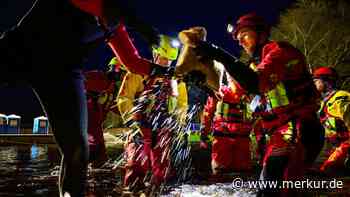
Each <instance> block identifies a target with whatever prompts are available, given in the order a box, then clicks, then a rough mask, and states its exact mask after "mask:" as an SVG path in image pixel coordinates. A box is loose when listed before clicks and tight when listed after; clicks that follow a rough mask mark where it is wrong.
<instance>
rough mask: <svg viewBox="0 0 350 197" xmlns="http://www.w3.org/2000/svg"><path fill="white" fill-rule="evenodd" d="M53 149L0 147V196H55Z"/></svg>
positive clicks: (37, 146) (56, 162) (51, 147)
mask: <svg viewBox="0 0 350 197" xmlns="http://www.w3.org/2000/svg"><path fill="white" fill-rule="evenodd" d="M58 163H59V154H58V150H57V149H56V147H55V146H51V145H50V146H49V145H36V144H32V145H13V146H0V196H57V185H56V180H57V176H51V174H50V173H51V172H52V169H53V168H54V167H55V166H56V165H58Z"/></svg>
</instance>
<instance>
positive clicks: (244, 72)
mask: <svg viewBox="0 0 350 197" xmlns="http://www.w3.org/2000/svg"><path fill="white" fill-rule="evenodd" d="M194 51H195V53H196V55H197V56H199V58H200V60H208V59H209V60H216V61H219V62H221V63H222V64H223V65H224V67H225V69H226V71H227V72H228V73H229V74H230V75H231V76H232V77H233V78H234V79H235V80H236V81H237V82H238V83H239V84H240V85H241V86H242V87H243V89H245V90H247V91H248V92H250V93H254V94H258V93H259V90H258V74H257V73H256V72H254V71H253V70H252V69H250V68H249V67H248V66H247V65H245V64H244V63H242V62H240V61H239V59H238V58H236V57H235V56H232V55H231V54H229V53H228V52H227V51H225V50H224V49H222V48H220V47H218V46H216V45H214V44H210V43H208V42H205V41H200V42H199V43H198V45H197V47H196V48H195V49H194Z"/></svg>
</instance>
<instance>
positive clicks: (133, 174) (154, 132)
mask: <svg viewBox="0 0 350 197" xmlns="http://www.w3.org/2000/svg"><path fill="white" fill-rule="evenodd" d="M228 32H229V33H230V34H231V35H232V38H233V39H234V40H237V41H238V42H239V45H240V46H241V47H243V49H244V50H245V52H246V53H247V54H248V55H249V56H250V57H251V59H250V65H249V66H246V65H244V64H243V63H241V62H239V60H238V59H236V58H235V57H233V56H231V55H230V54H228V53H227V52H226V51H224V50H222V49H221V48H219V47H217V46H215V45H213V44H210V43H208V42H205V41H199V42H198V43H196V47H195V49H194V50H195V52H196V55H197V57H198V58H210V59H212V60H216V61H218V62H220V63H222V65H223V66H224V70H223V71H222V74H221V75H222V77H221V81H220V89H219V91H218V92H216V93H215V94H212V93H208V94H207V95H204V96H208V97H207V103H206V104H205V106H204V111H203V114H202V118H201V120H202V127H201V128H202V129H201V137H200V146H201V147H202V148H207V147H208V141H209V140H208V139H209V138H208V135H209V134H211V135H212V136H213V141H212V148H211V150H212V153H211V159H212V163H211V166H212V173H213V174H214V175H220V174H223V173H225V172H234V171H235V172H247V171H251V170H252V168H253V166H252V165H253V162H252V157H251V137H252V136H255V140H256V143H257V148H256V154H257V157H258V158H260V159H259V162H260V163H259V164H260V165H261V166H262V170H261V174H260V179H261V180H296V179H300V178H302V177H303V174H304V172H305V169H306V168H310V167H311V166H312V164H313V163H314V161H315V160H316V158H317V157H318V155H319V153H320V152H321V149H322V148H323V147H324V140H325V141H326V144H327V143H329V144H331V146H328V149H327V150H324V151H323V152H327V153H328V155H327V156H328V159H326V161H325V162H324V163H323V164H322V165H321V167H320V170H321V171H323V172H330V171H332V170H333V171H334V170H339V169H343V170H345V171H342V172H346V171H349V168H350V166H349V164H350V163H349V162H350V161H349V156H350V155H349V146H350V144H349V143H350V141H349V133H348V132H349V126H350V122H349V119H350V114H349V113H350V111H349V110H350V109H349V104H350V93H348V92H346V91H341V90H337V89H336V81H337V73H336V72H335V70H334V69H333V68H331V67H326V66H323V67H319V68H317V69H315V70H314V72H313V74H311V73H310V71H309V68H308V66H307V63H306V62H305V58H304V55H303V54H302V53H301V52H300V51H299V50H297V49H296V48H294V47H293V46H292V45H290V44H288V43H286V42H276V41H270V40H269V39H268V37H269V33H270V27H269V26H268V24H267V23H266V22H265V21H264V19H263V18H262V17H260V16H258V15H256V14H255V13H250V14H247V15H244V16H242V17H241V18H239V20H238V21H237V22H236V24H228ZM160 38H161V39H160V40H161V42H160V44H159V46H158V47H153V61H149V60H146V59H143V58H141V57H140V56H139V55H138V52H137V49H136V48H135V47H134V45H133V43H132V41H131V39H130V37H129V35H128V32H127V31H126V28H125V27H124V26H123V25H122V24H120V25H119V26H118V27H117V29H116V31H115V32H114V37H113V38H112V39H110V40H109V45H110V46H111V47H112V49H113V51H114V52H115V54H116V55H117V57H118V60H119V61H120V62H123V66H124V67H125V68H126V70H127V74H126V75H125V77H124V79H123V82H122V85H121V86H120V89H119V90H117V92H119V93H118V95H115V97H114V98H115V103H116V104H117V106H118V109H119V113H120V114H121V117H122V118H123V120H124V122H129V123H130V120H131V119H132V120H134V121H136V123H135V122H133V123H132V124H131V125H130V124H128V125H127V126H130V128H131V129H132V130H133V131H135V130H136V131H138V134H136V135H139V136H140V137H141V139H142V140H141V141H142V142H141V144H142V146H139V143H140V142H139V141H137V140H135V138H134V136H131V137H130V136H129V138H128V140H127V145H126V148H125V149H126V150H125V151H126V154H125V155H126V160H127V162H126V174H125V179H124V184H125V186H129V187H131V186H133V187H134V186H135V184H138V185H140V184H145V182H147V181H145V179H146V178H145V177H146V176H147V173H148V172H149V171H150V172H151V173H152V174H153V176H152V177H153V178H152V180H148V181H150V182H149V183H151V184H152V185H157V186H159V185H160V184H161V183H162V182H166V181H167V180H169V177H171V176H172V175H171V174H174V173H175V172H169V169H168V168H169V166H170V169H171V165H172V164H171V162H170V159H169V158H167V159H164V158H163V157H164V155H163V154H162V152H166V149H167V147H166V146H163V147H159V146H155V141H156V142H157V141H160V140H161V139H162V136H161V135H166V132H165V133H164V132H161V131H160V130H159V129H160V128H159V127H157V128H156V129H155V128H154V127H153V124H152V123H150V121H151V120H150V119H148V117H149V116H147V112H145V111H147V110H148V111H149V110H150V109H151V108H152V107H154V106H156V104H155V103H157V100H158V101H159V100H161V99H160V97H154V96H153V94H149V92H150V91H151V92H152V91H154V90H155V89H156V88H155V87H158V86H157V84H158V85H159V84H161V85H163V86H166V87H168V88H165V89H161V91H165V96H166V97H167V98H166V101H167V102H166V103H167V106H165V107H164V108H161V107H160V108H157V109H158V110H166V111H168V112H169V113H171V111H172V110H171V109H170V108H174V107H175V108H177V109H180V111H182V112H183V113H182V114H181V115H182V116H184V115H186V111H187V110H188V106H187V100H188V99H187V90H186V84H185V83H184V82H183V81H182V80H181V79H177V80H176V78H175V77H179V76H175V74H174V73H175V72H174V71H173V70H174V68H173V67H171V62H172V61H173V60H176V58H177V55H178V50H179V49H178V46H173V45H172V43H171V38H170V37H168V36H165V35H162V36H161V37H160ZM175 69H176V68H175ZM174 79H175V80H174ZM95 82H96V81H95ZM95 82H94V83H95ZM113 83H115V82H113ZM174 83H175V84H176V83H178V84H177V85H174ZM88 87H89V86H88ZM105 87H108V86H107V85H105ZM115 88H117V87H115ZM118 88H119V87H118ZM174 88H175V89H174ZM103 90H104V91H103V92H105V90H106V88H103ZM157 90H158V91H159V89H157ZM107 92H108V91H107ZM114 92H116V91H115V90H114ZM152 96H153V97H152ZM146 97H147V99H148V102H147V104H146V107H145V106H143V108H139V109H138V112H137V113H130V112H131V111H134V112H135V106H137V102H140V99H138V98H143V100H144V99H146ZM151 97H152V98H151ZM141 101H142V100H141ZM174 102H175V103H174ZM89 113H93V112H90V111H89ZM94 113H97V112H96V111H95V112H94ZM169 115H170V114H169ZM177 115H179V114H177ZM181 115H180V116H181ZM96 120H100V118H98V119H95V120H91V122H89V126H90V125H93V124H94V123H92V122H94V121H95V122H96ZM163 120H164V119H163ZM163 120H161V119H159V121H163ZM99 124H100V122H99ZM324 129H325V130H326V132H324V131H325V130H324ZM89 131H90V129H89ZM98 132H102V131H98ZM133 133H135V132H133ZM134 135H135V134H134ZM101 140H102V141H101V144H103V138H101ZM103 154H104V155H105V153H103ZM165 157H166V156H165ZM173 167H174V166H173ZM170 171H174V169H171V170H170ZM292 193H293V191H287V190H285V191H283V190H281V191H278V192H276V190H273V189H268V188H267V189H263V190H261V191H259V193H258V195H259V196H281V195H287V196H288V195H291V194H292Z"/></svg>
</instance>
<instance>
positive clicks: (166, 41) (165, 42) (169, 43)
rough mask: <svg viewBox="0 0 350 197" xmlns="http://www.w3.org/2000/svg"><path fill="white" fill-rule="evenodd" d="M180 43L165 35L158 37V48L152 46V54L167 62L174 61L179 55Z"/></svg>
mask: <svg viewBox="0 0 350 197" xmlns="http://www.w3.org/2000/svg"><path fill="white" fill-rule="evenodd" d="M179 46H180V42H179V41H178V40H177V39H175V38H171V37H169V36H166V35H160V43H159V46H153V47H152V49H153V52H154V53H157V54H159V55H160V56H162V57H165V58H168V59H169V60H176V58H177V55H178V53H179Z"/></svg>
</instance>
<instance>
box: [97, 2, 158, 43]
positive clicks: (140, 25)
mask: <svg viewBox="0 0 350 197" xmlns="http://www.w3.org/2000/svg"><path fill="white" fill-rule="evenodd" d="M135 3H136V2H135V1H131V0H128V1H122V0H104V1H103V12H104V17H105V19H106V21H107V23H108V24H110V23H112V24H110V25H112V26H115V25H116V24H118V23H116V22H119V21H120V20H123V21H124V22H125V25H127V26H128V27H130V28H132V29H134V30H135V31H137V32H138V33H140V34H141V36H142V37H143V39H145V41H146V42H147V43H148V44H149V45H150V46H153V45H157V44H158V43H159V40H160V38H159V36H158V35H159V33H158V31H157V30H156V29H155V28H153V27H152V26H151V25H149V24H147V23H146V22H145V21H143V20H142V19H141V18H139V17H138V14H137V12H136V10H135V8H136V4H135Z"/></svg>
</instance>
